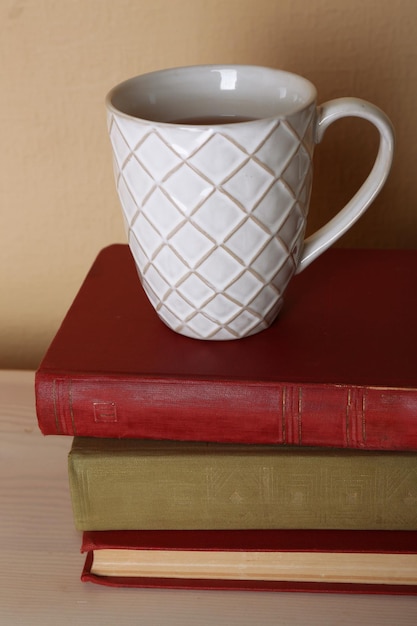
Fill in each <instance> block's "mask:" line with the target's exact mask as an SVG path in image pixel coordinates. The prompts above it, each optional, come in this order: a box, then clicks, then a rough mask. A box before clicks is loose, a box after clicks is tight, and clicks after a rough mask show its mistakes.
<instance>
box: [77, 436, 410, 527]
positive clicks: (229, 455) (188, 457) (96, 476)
mask: <svg viewBox="0 0 417 626" xmlns="http://www.w3.org/2000/svg"><path fill="white" fill-rule="evenodd" d="M80 440H82V441H80ZM113 442H114V443H113ZM121 443H122V444H124V443H126V442H120V440H108V443H106V445H104V446H103V445H99V444H97V439H94V438H93V439H85V438H76V439H75V440H74V444H73V448H72V450H71V452H70V454H69V459H68V474H69V484H70V493H71V499H72V505H73V513H74V522H75V525H76V528H77V529H78V530H135V529H143V530H146V529H160V530H175V529H183V530H193V529H194V530H195V529H202V530H203V529H205V530H226V529H230V530H233V529H285V528H287V529H291V528H293V529H310V530H311V529H341V530H343V529H344V530H349V529H350V530H408V531H411V530H414V531H415V530H417V508H416V506H415V497H414V495H413V494H416V493H417V471H416V467H415V455H414V454H412V453H403V452H364V451H353V450H351V451H347V450H345V451H342V450H338V451H323V450H317V449H313V448H309V449H300V448H297V449H293V450H288V449H285V448H280V449H279V450H277V449H276V447H275V446H272V447H271V446H229V445H227V446H221V445H220V444H219V445H217V444H211V445H210V444H177V445H175V444H174V443H173V442H166V443H167V444H168V445H163V442H155V443H154V444H153V443H151V442H148V443H149V444H150V445H144V444H145V443H146V442H136V443H134V444H132V445H130V444H129V445H120V444H121ZM178 445H179V446H180V447H179V448H178ZM109 502H111V506H109Z"/></svg>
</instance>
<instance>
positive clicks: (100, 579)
mask: <svg viewBox="0 0 417 626" xmlns="http://www.w3.org/2000/svg"><path fill="white" fill-rule="evenodd" d="M81 551H82V552H87V557H86V561H85V566H84V569H83V572H82V575H81V579H82V580H83V581H84V582H87V581H90V582H95V583H98V584H102V585H109V586H115V587H170V588H185V589H229V590H233V589H234V590H243V589H246V590H253V591H256V590H258V591H311V592H327V593H329V592H333V593H385V594H413V595H416V594H417V534H416V533H415V532H407V531H406V532H404V531H337V530H334V531H321V530H315V531H314V530H313V531H311V530H305V531H302V530H267V531H257V530H250V531H245V530H238V531H200V530H197V531H183V530H180V531H153V530H150V531H94V532H91V531H90V532H85V533H84V534H83V540H82V546H81ZM149 573H150V575H149ZM190 573H192V575H190ZM187 575H188V577H187Z"/></svg>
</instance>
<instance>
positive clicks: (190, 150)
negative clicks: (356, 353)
mask: <svg viewBox="0 0 417 626" xmlns="http://www.w3.org/2000/svg"><path fill="white" fill-rule="evenodd" d="M312 115H313V109H312V108H310V109H307V110H306V111H305V112H304V114H303V115H298V116H297V117H296V118H294V119H293V120H291V118H290V120H285V121H284V120H281V121H276V120H275V121H261V120H260V121H259V122H252V123H251V124H246V125H245V129H244V132H242V126H240V129H237V128H236V127H233V125H230V126H229V127H227V129H225V128H222V131H221V132H219V131H220V128H219V131H215V130H211V129H203V128H200V129H198V128H197V129H196V128H193V127H172V126H170V125H167V126H163V125H161V126H159V127H155V126H153V125H152V124H151V123H147V122H141V121H140V120H130V119H127V118H125V117H122V116H120V117H119V116H115V115H109V134H110V139H111V143H112V147H113V153H114V170H115V177H116V184H117V189H118V192H119V197H120V201H121V204H122V208H123V211H124V217H125V222H126V226H127V229H128V237H129V244H130V246H131V249H132V253H133V255H134V257H135V261H136V265H137V268H138V271H139V276H140V279H141V281H142V284H143V287H144V289H145V291H146V293H147V295H148V297H149V299H150V300H151V302H152V303H153V305H154V306H155V308H156V310H157V312H158V314H159V316H160V317H161V318H162V319H163V320H164V321H165V322H166V323H167V324H168V325H169V326H170V327H171V328H173V329H174V330H176V331H177V332H180V333H183V334H186V335H189V336H193V337H197V338H200V339H233V338H236V337H240V336H244V335H249V334H253V333H255V332H258V331H259V330H262V329H263V328H265V327H267V326H268V325H269V324H270V323H271V322H272V321H273V319H274V318H275V317H276V315H277V313H278V311H279V309H280V307H281V304H282V294H283V291H284V289H285V287H286V285H287V283H288V281H289V280H290V278H291V276H292V275H293V273H294V271H295V268H296V265H297V262H298V257H299V253H300V251H301V248H302V240H303V237H304V230H305V217H306V214H307V210H308V202H309V195H310V188H311V156H312V145H313V143H312V140H311V120H312ZM278 146H280V148H279V149H278Z"/></svg>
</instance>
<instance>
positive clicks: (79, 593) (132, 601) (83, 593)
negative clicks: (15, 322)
mask: <svg viewBox="0 0 417 626" xmlns="http://www.w3.org/2000/svg"><path fill="white" fill-rule="evenodd" d="M33 381H34V374H33V372H26V371H0V560H1V562H0V576H1V581H0V624H1V625H3V624H4V625H6V626H9V625H13V624H19V626H23V625H26V624H27V625H28V626H36V625H37V624H41V625H42V626H47V625H49V624H51V625H52V624H53V626H56V625H57V624H63V625H66V624H74V625H77V626H78V625H83V624H89V625H95V624H98V625H100V626H104V625H107V624H108V625H109V626H110V625H111V626H123V625H124V624H128V625H131V624H132V625H136V624H140V625H141V624H144V625H146V626H148V625H149V626H154V625H155V626H165V625H171V624H175V625H178V626H187V625H199V626H204V625H205V624H216V625H217V626H221V625H222V624H225V625H226V624H227V626H233V625H239V626H245V625H249V624H250V625H253V626H263V625H265V626H266V625H281V624H283V625H287V624H288V625H290V624H291V626H297V625H303V626H314V625H316V624H317V625H320V626H326V625H329V626H334V625H338V626H339V625H344V624H355V625H357V626H362V625H373V624H375V625H378V626H383V625H387V624H389V625H392V626H400V625H401V624H417V597H413V596H376V595H336V594H334V595H333V594H298V593H297V594H296V593H294V594H291V593H258V592H257V593H253V592H221V591H177V590H158V589H112V588H106V587H101V586H98V585H93V584H91V583H81V582H80V573H81V569H82V565H83V562H84V557H83V555H81V554H80V534H79V533H78V532H77V531H75V529H74V527H73V523H72V511H71V504H70V498H69V490H68V480H67V454H68V451H69V447H70V444H71V438H69V437H55V436H49V437H44V436H43V435H42V434H41V433H40V431H39V430H38V427H37V421H36V416H35V409H34V390H33Z"/></svg>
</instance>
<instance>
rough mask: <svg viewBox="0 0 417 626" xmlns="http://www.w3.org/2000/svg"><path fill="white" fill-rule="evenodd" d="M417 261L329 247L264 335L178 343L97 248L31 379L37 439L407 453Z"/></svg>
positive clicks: (115, 257)
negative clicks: (189, 442)
mask: <svg viewBox="0 0 417 626" xmlns="http://www.w3.org/2000/svg"><path fill="white" fill-rule="evenodd" d="M416 319H417V250H347V249H331V250H328V251H327V252H325V253H324V254H323V255H322V256H321V257H320V258H319V259H318V260H316V261H315V262H314V263H313V264H312V265H311V266H310V267H308V268H307V269H306V270H304V271H303V272H302V273H300V274H299V275H297V276H295V277H294V278H293V280H292V281H291V283H290V285H289V288H288V291H287V295H286V298H285V303H284V307H283V310H282V311H281V313H280V315H279V317H278V318H277V320H276V321H275V322H274V324H273V325H272V326H271V327H270V328H269V329H267V330H265V331H263V332H261V333H259V334H257V335H253V336H252V337H247V338H245V339H238V340H233V341H201V340H196V339H190V338H187V337H183V336H181V335H178V334H176V333H175V332H173V331H172V330H170V329H169V328H167V327H166V326H165V325H164V324H163V322H161V321H160V320H159V318H158V316H157V314H156V312H155V311H154V309H153V308H152V306H151V304H150V303H149V301H148V299H147V297H146V295H145V293H144V291H143V289H142V287H141V285H140V281H139V278H138V275H137V272H136V268H135V265H134V262H133V259H132V256H131V254H130V250H129V248H128V246H126V245H123V244H116V245H113V246H109V247H107V248H105V249H104V250H102V251H101V253H100V254H99V255H98V257H97V259H96V261H95V262H94V264H93V266H92V268H91V270H90V272H89V273H88V275H87V277H86V279H85V281H84V283H83V285H82V286H81V289H80V291H79V292H78V294H77V296H76V298H75V300H74V302H73V304H72V305H71V307H70V309H69V311H68V313H67V315H66V317H65V319H64V320H63V322H62V325H61V327H60V328H59V330H58V332H57V334H56V336H55V338H54V339H53V341H52V343H51V345H50V347H49V349H48V351H47V353H46V355H45V357H44V359H43V361H42V363H41V364H40V366H39V369H38V371H37V373H36V403H37V416H38V422H39V426H40V429H41V431H42V432H43V433H44V434H62V435H78V436H91V437H115V438H117V437H121V438H150V439H172V440H195V441H197V440H200V441H219V442H235V443H277V444H287V445H298V446H300V445H301V446H324V447H329V446H330V447H346V448H362V449H368V450H371V449H381V450H383V449H385V450H401V449H404V450H417V324H416Z"/></svg>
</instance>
